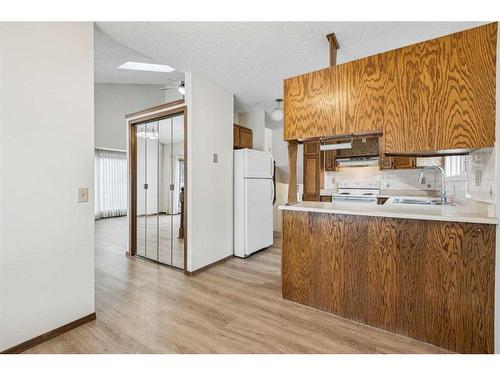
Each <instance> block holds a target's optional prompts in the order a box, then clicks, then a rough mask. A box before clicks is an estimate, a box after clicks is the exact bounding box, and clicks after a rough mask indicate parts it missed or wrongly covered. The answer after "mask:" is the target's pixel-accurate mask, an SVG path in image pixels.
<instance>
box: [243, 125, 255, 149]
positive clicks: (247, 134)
mask: <svg viewBox="0 0 500 375" xmlns="http://www.w3.org/2000/svg"><path fill="white" fill-rule="evenodd" d="M240 145H241V148H252V147H253V133H252V129H248V128H244V127H240Z"/></svg>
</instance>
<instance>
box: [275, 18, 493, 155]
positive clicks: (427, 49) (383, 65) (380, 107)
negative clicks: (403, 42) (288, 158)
mask: <svg viewBox="0 0 500 375" xmlns="http://www.w3.org/2000/svg"><path fill="white" fill-rule="evenodd" d="M496 44H497V23H492V24H488V25H485V26H481V27H477V28H474V29H470V30H466V31H464V32H460V33H456V34H452V35H448V36H444V37H441V38H437V39H433V40H430V41H426V42H422V43H418V44H414V45H411V46H408V47H404V48H400V49H397V50H393V51H389V52H385V53H381V54H378V55H375V56H370V57H367V58H363V59H360V60H356V61H352V62H349V63H346V64H341V65H337V66H333V67H330V68H327V69H323V70H319V71H316V72H312V73H308V74H304V75H301V76H298V77H293V78H289V79H287V80H285V83H284V90H285V97H284V112H285V117H284V138H285V140H301V139H311V138H317V137H328V136H335V135H342V134H349V133H366V132H374V131H383V133H384V144H385V150H384V151H385V153H388V154H391V153H392V154H400V153H421V152H426V151H429V152H434V151H437V150H449V149H469V148H478V147H488V146H493V144H494V141H495V83H496V74H495V71H496Z"/></svg>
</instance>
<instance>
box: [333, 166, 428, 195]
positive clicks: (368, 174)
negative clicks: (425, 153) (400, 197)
mask: <svg viewBox="0 0 500 375" xmlns="http://www.w3.org/2000/svg"><path fill="white" fill-rule="evenodd" d="M419 173H420V168H415V169H399V170H379V169H378V167H358V168H356V167H352V168H341V169H340V171H339V172H325V180H324V181H325V189H337V188H338V183H339V182H340V181H378V182H379V184H380V189H382V190H436V172H435V171H433V170H430V171H428V172H426V173H425V183H424V184H419V183H418V174H419Z"/></svg>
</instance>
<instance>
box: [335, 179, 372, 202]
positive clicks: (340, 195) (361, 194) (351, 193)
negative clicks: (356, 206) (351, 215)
mask: <svg viewBox="0 0 500 375" xmlns="http://www.w3.org/2000/svg"><path fill="white" fill-rule="evenodd" d="M338 187H339V189H338V192H336V193H333V194H332V198H333V199H334V200H336V201H340V200H343V201H359V202H376V201H377V197H378V195H379V194H380V185H379V183H378V181H377V182H370V181H341V182H339V183H338Z"/></svg>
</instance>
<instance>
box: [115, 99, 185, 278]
mask: <svg viewBox="0 0 500 375" xmlns="http://www.w3.org/2000/svg"><path fill="white" fill-rule="evenodd" d="M183 102H184V100H182V101H180V100H178V101H176V102H170V103H166V104H164V105H162V106H163V107H164V108H166V110H165V111H161V112H157V113H153V114H149V115H148V114H146V113H148V112H151V111H153V110H157V109H159V108H158V107H160V106H157V107H153V108H152V109H151V108H150V109H149V110H144V111H140V113H143V114H145V115H144V116H142V117H139V118H134V119H131V120H128V121H127V122H128V131H129V154H128V161H129V163H128V164H129V181H130V186H129V207H130V217H129V250H128V251H127V252H126V253H125V255H126V256H134V255H136V253H137V139H136V136H137V135H136V132H135V126H136V125H140V124H144V123H146V122H150V121H154V120H158V121H159V120H163V119H166V118H169V117H175V116H179V115H184V205H185V207H186V210H185V212H184V270H183V271H184V272H185V273H186V270H187V253H188V251H187V237H188V236H187V233H188V228H187V217H188V214H187V204H188V202H189V198H188V193H187V186H188V178H187V169H188V166H187V160H188V156H187V137H188V129H187V116H188V111H187V107H186V106H182V107H177V108H173V109H172V108H170V107H172V106H173V105H177V104H182V103H183ZM172 103H176V104H172ZM136 113H139V112H136ZM174 268H176V267H174ZM177 269H178V268H177Z"/></svg>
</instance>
